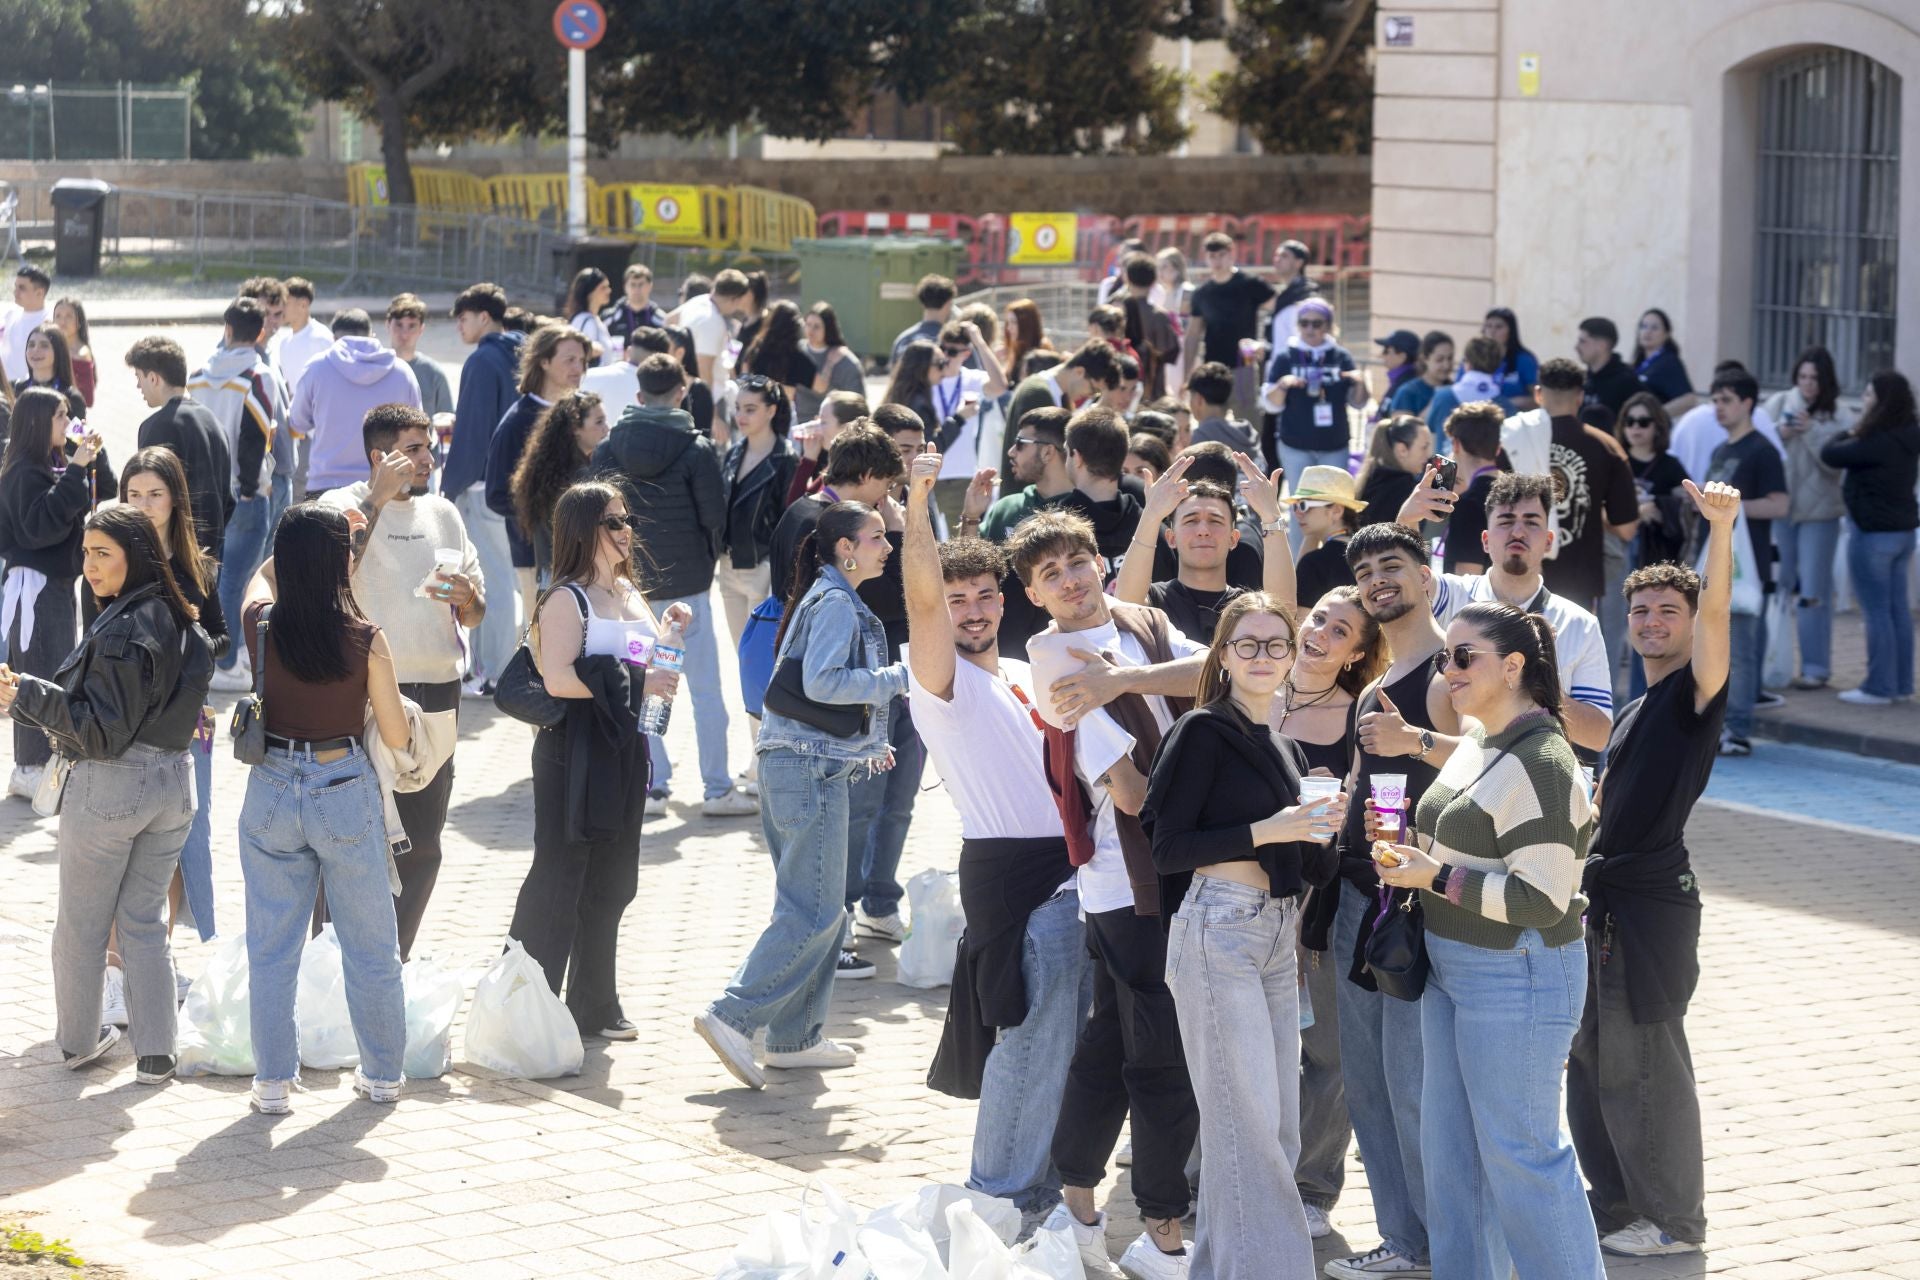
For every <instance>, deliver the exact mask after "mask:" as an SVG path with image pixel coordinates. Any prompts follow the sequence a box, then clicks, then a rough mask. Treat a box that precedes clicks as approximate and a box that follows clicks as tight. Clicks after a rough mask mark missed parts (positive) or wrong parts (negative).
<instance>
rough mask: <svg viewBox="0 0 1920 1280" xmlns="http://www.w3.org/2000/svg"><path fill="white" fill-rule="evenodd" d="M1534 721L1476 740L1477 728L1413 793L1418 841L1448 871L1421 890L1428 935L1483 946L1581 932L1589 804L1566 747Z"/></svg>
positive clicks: (1558, 939)
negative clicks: (1433, 886) (1436, 888)
mask: <svg viewBox="0 0 1920 1280" xmlns="http://www.w3.org/2000/svg"><path fill="white" fill-rule="evenodd" d="M1541 723H1542V720H1541V717H1539V716H1526V717H1523V718H1522V719H1520V720H1518V721H1516V722H1515V723H1514V724H1512V725H1509V726H1508V727H1507V728H1506V729H1505V730H1503V731H1501V732H1500V733H1498V734H1495V735H1494V736H1493V737H1490V738H1485V739H1484V740H1482V739H1481V737H1480V735H1479V733H1478V731H1476V732H1475V736H1474V737H1472V738H1469V739H1468V740H1467V741H1466V742H1463V743H1462V744H1461V745H1460V747H1459V749H1458V750H1456V751H1455V752H1454V753H1453V756H1452V757H1451V758H1450V759H1449V760H1448V761H1447V763H1446V767H1445V768H1443V769H1441V770H1440V776H1439V777H1438V778H1436V779H1435V780H1434V781H1433V784H1432V785H1431V786H1429V787H1428V788H1427V790H1426V794H1425V795H1423V796H1421V797H1420V807H1419V810H1418V812H1417V814H1416V819H1415V821H1416V824H1417V825H1416V829H1417V831H1418V832H1419V839H1420V844H1421V846H1422V847H1423V848H1425V849H1426V850H1427V851H1428V852H1429V853H1431V854H1432V855H1433V856H1434V857H1435V858H1436V859H1438V860H1439V861H1440V862H1443V863H1446V864H1447V865H1448V866H1451V867H1453V868H1455V870H1453V871H1451V872H1449V873H1448V877H1447V891H1446V893H1445V894H1444V895H1442V894H1437V893H1434V892H1432V891H1431V890H1427V891H1423V892H1422V893H1421V895H1420V901H1421V906H1422V908H1423V909H1424V911H1425V913H1426V921H1427V929H1428V930H1429V931H1430V932H1432V933H1434V934H1436V935H1438V936H1440V937H1443V938H1451V939H1453V940H1454V941H1456V942H1465V943H1470V944H1472V945H1473V946H1477V947H1487V948H1489V949H1491V950H1507V949H1510V948H1512V947H1513V946H1514V945H1515V944H1516V943H1518V942H1519V939H1520V935H1521V933H1522V932H1524V931H1525V930H1528V929H1538V930H1539V931H1540V935H1541V937H1542V938H1544V939H1545V940H1546V943H1547V945H1548V946H1550V947H1558V946H1562V945H1564V944H1566V943H1569V942H1572V941H1574V940H1576V939H1577V938H1579V937H1580V933H1581V927H1580V916H1581V913H1582V912H1584V911H1585V910H1586V907H1587V903H1586V899H1585V898H1583V897H1582V896H1581V895H1580V872H1581V866H1582V864H1583V863H1585V862H1586V859H1587V842H1588V841H1589V840H1590V839H1591V838H1592V836H1593V806H1592V804H1591V803H1589V801H1588V798H1587V786H1586V779H1585V778H1583V777H1582V776H1581V773H1580V762H1579V760H1577V759H1576V758H1575V757H1574V754H1573V746H1572V744H1570V743H1569V742H1568V741H1567V738H1566V735H1565V734H1564V733H1562V732H1561V730H1560V727H1559V726H1558V725H1557V724H1555V723H1554V722H1553V721H1552V720H1547V721H1546V722H1545V723H1546V726H1547V727H1546V728H1545V730H1544V731H1542V730H1541V728H1540V726H1541ZM1530 731H1531V733H1530ZM1516 743H1517V744H1518V745H1517V746H1516V745H1515V744H1516ZM1503 748H1506V749H1508V750H1507V754H1506V755H1504V756H1500V752H1501V750H1502V749H1503ZM1496 756H1500V758H1499V759H1498V760H1497V761H1495V757H1496ZM1489 762H1492V767H1491V768H1489V767H1488V765H1489ZM1483 771H1484V772H1483Z"/></svg>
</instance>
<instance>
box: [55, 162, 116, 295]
mask: <svg viewBox="0 0 1920 1280" xmlns="http://www.w3.org/2000/svg"><path fill="white" fill-rule="evenodd" d="M112 197H113V188H112V187H111V186H110V185H108V184H107V183H104V182H101V181H100V180H99V179H97V178H62V179H60V181H58V182H56V183H54V184H53V197H52V198H53V271H54V274H55V275H59V276H97V275H99V274H100V242H101V240H102V238H104V236H105V234H106V227H107V202H108V201H109V200H110V199H111V198H112Z"/></svg>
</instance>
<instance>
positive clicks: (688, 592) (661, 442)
mask: <svg viewBox="0 0 1920 1280" xmlns="http://www.w3.org/2000/svg"><path fill="white" fill-rule="evenodd" d="M589 465H590V466H591V467H592V468H593V471H594V474H596V475H602V474H606V473H609V472H618V473H619V475H618V477H617V478H618V479H619V481H620V482H621V483H622V484H623V485H625V486H626V488H627V490H628V492H629V494H630V498H629V503H630V506H631V511H632V514H633V516H634V533H635V534H636V535H637V536H638V538H639V540H640V556H639V561H640V571H641V572H640V576H641V583H640V589H641V590H642V591H645V592H646V593H647V595H648V596H650V597H652V598H653V599H655V600H681V599H685V598H686V597H688V596H704V595H705V594H707V591H708V589H709V588H711V587H712V586H713V566H714V564H715V562H716V561H717V560H718V559H719V557H720V538H721V534H722V533H723V532H724V531H725V530H726V527H727V497H726V486H725V484H724V483H723V482H722V481H721V478H720V453H719V451H718V450H717V449H715V448H714V447H713V442H712V441H710V440H707V439H705V438H703V437H702V436H701V435H700V433H699V432H698V431H696V430H695V429H694V425H693V419H692V418H691V417H689V416H688V415H687V414H686V413H685V412H683V411H682V410H679V409H668V408H664V407H662V406H659V405H644V404H636V405H633V406H631V407H630V408H628V410H627V411H626V412H625V413H623V414H621V415H620V421H619V422H618V423H616V424H615V425H614V428H613V431H612V432H611V433H610V434H609V435H608V436H607V438H606V439H605V440H603V441H601V443H600V447H599V448H598V449H595V450H594V451H593V461H592V462H591V463H590V464H589Z"/></svg>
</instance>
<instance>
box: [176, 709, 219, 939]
mask: <svg viewBox="0 0 1920 1280" xmlns="http://www.w3.org/2000/svg"><path fill="white" fill-rule="evenodd" d="M215 732H216V735H217V733H218V730H217V729H216V730H215ZM187 755H188V756H189V757H190V758H191V759H192V761H193V787H194V800H195V806H196V807H195V808H194V811H193V826H192V827H191V828H190V829H189V830H188V831H187V843H186V844H185V845H184V846H182V848H181V850H180V887H181V889H182V890H183V891H184V896H185V897H186V900H187V910H188V911H189V912H191V913H192V915H193V927H194V930H195V931H196V932H197V933H199V935H200V941H202V942H207V941H209V940H211V939H212V937H213V935H214V932H215V930H214V927H213V743H212V742H211V741H209V742H205V743H203V742H201V741H200V739H199V738H198V737H195V738H194V740H193V741H192V742H190V743H188V744H187Z"/></svg>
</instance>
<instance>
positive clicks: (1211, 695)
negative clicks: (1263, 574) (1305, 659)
mask: <svg viewBox="0 0 1920 1280" xmlns="http://www.w3.org/2000/svg"><path fill="white" fill-rule="evenodd" d="M1250 613H1264V614H1267V615H1268V616H1270V617H1275V618H1278V619H1280V621H1281V622H1283V623H1285V624H1286V628H1287V646H1288V648H1290V649H1292V650H1294V656H1295V658H1296V659H1297V658H1298V656H1299V652H1298V650H1299V644H1300V628H1299V626H1298V625H1297V624H1296V623H1295V622H1294V620H1293V614H1292V613H1291V612H1290V611H1289V610H1288V609H1287V608H1286V607H1285V606H1284V605H1282V604H1281V603H1280V601H1279V600H1278V599H1276V598H1275V597H1273V596H1270V595H1268V594H1267V593H1266V592H1264V591H1249V592H1247V593H1245V594H1244V595H1238V596H1235V597H1234V598H1233V603H1231V604H1229V605H1228V606H1227V607H1226V608H1224V609H1222V610H1221V611H1220V621H1219V622H1218V623H1217V624H1215V626H1214V628H1213V643H1212V644H1211V645H1209V646H1208V648H1207V660H1206V662H1205V663H1203V664H1202V665H1201V667H1200V690H1199V692H1198V693H1197V694H1196V695H1195V705H1196V706H1202V707H1204V706H1206V705H1207V704H1209V703H1213V702H1218V701H1220V700H1221V699H1222V698H1225V697H1226V696H1227V694H1228V693H1229V692H1230V690H1229V688H1228V684H1227V678H1226V670H1225V665H1224V664H1225V661H1226V654H1227V646H1228V645H1229V644H1231V643H1232V642H1233V633H1234V629H1235V628H1237V627H1238V626H1239V625H1240V620H1241V619H1242V618H1244V617H1246V616H1247V615H1248V614H1250Z"/></svg>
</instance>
